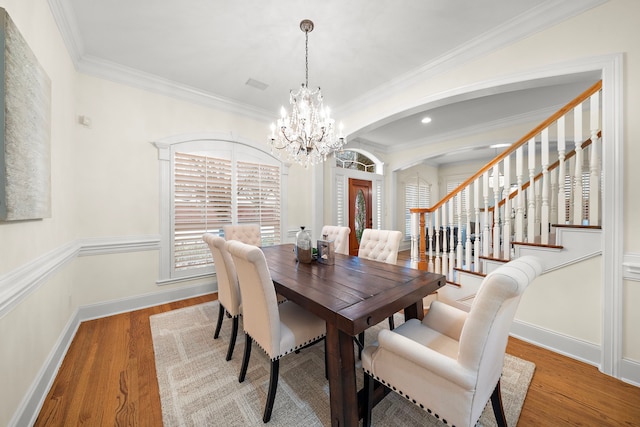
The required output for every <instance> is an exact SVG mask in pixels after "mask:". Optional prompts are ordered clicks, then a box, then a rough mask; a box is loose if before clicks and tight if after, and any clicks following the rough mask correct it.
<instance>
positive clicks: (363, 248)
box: [358, 228, 402, 264]
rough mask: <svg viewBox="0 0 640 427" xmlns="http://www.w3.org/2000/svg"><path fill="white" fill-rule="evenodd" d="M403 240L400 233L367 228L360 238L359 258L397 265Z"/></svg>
mask: <svg viewBox="0 0 640 427" xmlns="http://www.w3.org/2000/svg"><path fill="white" fill-rule="evenodd" d="M401 240H402V232H400V231H396V230H373V229H371V228H365V229H364V231H363V232H362V237H361V238H360V248H359V249H358V257H360V258H366V259H372V260H374V261H381V262H386V263H387V264H395V263H396V262H397V261H398V249H399V248H400V241H401Z"/></svg>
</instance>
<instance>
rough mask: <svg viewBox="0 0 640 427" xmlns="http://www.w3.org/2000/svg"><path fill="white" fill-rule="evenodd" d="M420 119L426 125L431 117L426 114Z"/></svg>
mask: <svg viewBox="0 0 640 427" xmlns="http://www.w3.org/2000/svg"><path fill="white" fill-rule="evenodd" d="M420 121H421V122H422V123H424V124H425V125H426V124H427V123H431V117H429V116H427V117H425V118H423V119H422V120H420Z"/></svg>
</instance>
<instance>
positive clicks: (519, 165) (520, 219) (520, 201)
mask: <svg viewBox="0 0 640 427" xmlns="http://www.w3.org/2000/svg"><path fill="white" fill-rule="evenodd" d="M522 153H523V148H522V146H520V147H518V148H517V149H516V182H517V184H518V197H517V199H516V200H517V201H516V239H515V240H516V242H524V201H525V195H524V192H523V191H522V184H523V176H524V175H523V171H524V160H523V157H524V156H523V154H522Z"/></svg>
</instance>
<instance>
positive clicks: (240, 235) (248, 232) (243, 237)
mask: <svg viewBox="0 0 640 427" xmlns="http://www.w3.org/2000/svg"><path fill="white" fill-rule="evenodd" d="M222 230H223V231H224V238H225V239H227V240H239V241H241V242H242V243H246V244H249V245H253V246H262V235H261V234H260V225H259V224H236V225H224V226H222Z"/></svg>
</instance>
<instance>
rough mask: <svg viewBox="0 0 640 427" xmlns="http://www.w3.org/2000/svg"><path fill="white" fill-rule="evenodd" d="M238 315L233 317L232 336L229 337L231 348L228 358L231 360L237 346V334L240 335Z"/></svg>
mask: <svg viewBox="0 0 640 427" xmlns="http://www.w3.org/2000/svg"><path fill="white" fill-rule="evenodd" d="M238 323H239V320H238V316H236V317H234V318H233V329H232V330H231V338H230V339H229V348H228V349H227V360H231V356H233V349H234V348H235V346H236V336H237V335H238Z"/></svg>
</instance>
